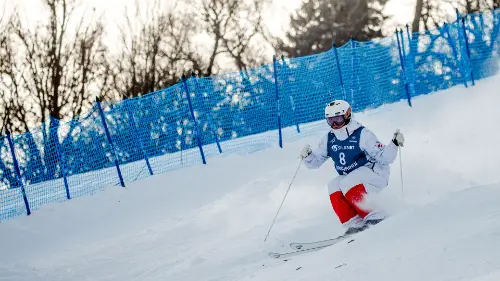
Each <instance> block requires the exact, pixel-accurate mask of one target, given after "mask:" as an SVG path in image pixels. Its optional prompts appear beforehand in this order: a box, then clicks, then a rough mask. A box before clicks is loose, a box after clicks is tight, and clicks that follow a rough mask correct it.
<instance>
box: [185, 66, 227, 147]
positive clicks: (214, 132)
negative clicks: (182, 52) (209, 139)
mask: <svg viewBox="0 0 500 281" xmlns="http://www.w3.org/2000/svg"><path fill="white" fill-rule="evenodd" d="M191 77H194V88H195V93H196V95H197V96H198V97H199V98H200V99H201V103H202V104H203V107H204V108H205V110H206V106H205V101H204V100H203V95H202V94H201V92H200V87H199V85H198V77H196V73H194V72H191ZM206 111H207V110H206ZM207 116H208V118H209V120H208V123H209V124H210V127H212V134H213V135H214V139H215V142H216V143H217V149H218V150H219V153H222V149H221V147H220V143H219V137H217V133H216V131H215V130H214V127H213V121H214V120H213V119H212V116H211V115H210V114H208V113H207Z"/></svg>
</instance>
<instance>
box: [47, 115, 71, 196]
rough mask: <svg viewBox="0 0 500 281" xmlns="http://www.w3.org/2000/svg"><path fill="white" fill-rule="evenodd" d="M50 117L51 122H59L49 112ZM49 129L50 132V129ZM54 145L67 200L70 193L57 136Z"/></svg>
mask: <svg viewBox="0 0 500 281" xmlns="http://www.w3.org/2000/svg"><path fill="white" fill-rule="evenodd" d="M50 119H51V122H59V119H57V118H55V117H54V116H52V114H50ZM50 131H51V132H52V129H51V130H50ZM56 133H57V132H56ZM55 146H56V153H57V160H59V163H61V174H62V176H63V180H64V189H65V190H66V198H68V200H69V199H71V195H70V193H69V185H68V178H67V177H66V166H65V165H64V162H63V153H62V149H61V144H60V143H59V138H57V139H56V140H55Z"/></svg>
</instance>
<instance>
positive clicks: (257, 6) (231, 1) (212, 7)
mask: <svg viewBox="0 0 500 281" xmlns="http://www.w3.org/2000/svg"><path fill="white" fill-rule="evenodd" d="M193 2H194V3H195V6H197V7H199V9H197V10H199V11H200V12H201V13H200V16H199V20H200V22H201V26H202V32H205V33H206V34H208V35H209V36H210V38H211V42H212V45H211V51H210V56H209V58H208V63H207V64H206V69H205V71H202V74H204V75H207V76H210V75H212V74H213V73H214V72H216V70H217V67H219V68H220V66H217V58H218V56H219V55H225V56H227V57H228V58H229V59H231V60H232V61H233V63H234V65H235V67H236V68H237V69H238V70H243V69H247V68H248V67H253V66H256V65H258V64H260V63H262V62H263V61H264V60H265V59H264V58H263V55H262V53H263V52H262V51H263V49H262V48H258V47H257V46H259V43H257V42H260V45H261V46H262V43H264V44H266V40H265V39H264V34H265V32H264V30H263V29H264V26H263V9H264V7H265V4H266V3H268V1H267V0H251V1H250V0H249V1H246V0H199V1H196V0H194V1H193ZM264 48H265V47H264Z"/></svg>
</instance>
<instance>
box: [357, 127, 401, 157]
mask: <svg viewBox="0 0 500 281" xmlns="http://www.w3.org/2000/svg"><path fill="white" fill-rule="evenodd" d="M403 143H404V137H403V134H401V133H400V132H399V130H398V131H396V132H395V133H394V138H393V139H392V141H391V142H390V143H389V144H387V145H384V144H382V143H381V142H380V141H379V140H378V138H377V136H375V134H374V133H373V132H372V131H370V130H369V129H367V128H364V129H363V131H362V132H361V136H360V146H361V149H363V150H364V151H365V152H366V154H367V155H368V156H370V157H371V158H373V159H374V160H375V161H377V162H379V163H381V164H392V163H394V160H395V159H396V156H397V154H398V146H403Z"/></svg>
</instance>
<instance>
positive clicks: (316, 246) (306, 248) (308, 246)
mask: <svg viewBox="0 0 500 281" xmlns="http://www.w3.org/2000/svg"><path fill="white" fill-rule="evenodd" d="M350 236H351V235H347V236H339V237H337V238H333V239H328V240H323V241H317V242H308V243H291V244H290V247H292V248H293V249H296V251H292V252H286V253H276V252H270V253H269V254H268V255H269V256H270V257H271V258H275V259H279V258H288V257H291V256H295V255H300V254H305V253H309V252H314V251H319V250H321V249H324V248H326V247H329V246H332V245H335V244H337V243H338V242H340V241H343V240H345V239H347V238H349V237H350ZM352 241H354V240H353V239H352V240H350V241H349V242H348V243H351V242H352Z"/></svg>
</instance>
